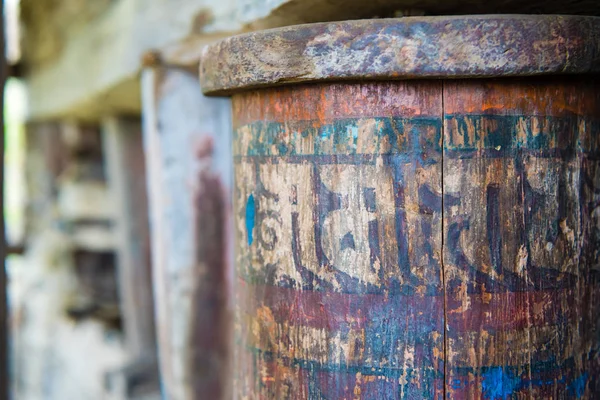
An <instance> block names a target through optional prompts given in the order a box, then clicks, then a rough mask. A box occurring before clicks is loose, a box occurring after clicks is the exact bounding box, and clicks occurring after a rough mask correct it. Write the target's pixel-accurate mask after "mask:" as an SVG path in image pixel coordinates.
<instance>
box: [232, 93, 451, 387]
mask: <svg viewBox="0 0 600 400" xmlns="http://www.w3.org/2000/svg"><path fill="white" fill-rule="evenodd" d="M233 109H234V126H235V127H236V129H235V133H234V150H233V151H234V163H235V182H236V183H235V188H236V189H235V196H234V213H235V221H236V226H235V234H236V239H237V240H236V243H237V250H238V251H237V254H236V266H237V273H238V280H237V290H236V293H237V299H236V305H237V319H236V335H237V340H236V343H237V345H236V356H235V361H236V363H237V364H236V365H235V368H234V370H235V374H236V379H235V388H234V391H235V395H236V396H237V397H236V398H238V397H243V396H244V394H251V397H252V398H278V399H284V398H297V399H320V398H323V399H324V398H339V399H342V398H389V396H390V394H394V395H398V396H404V397H408V398H434V397H435V396H437V397H440V396H441V395H442V392H443V326H444V325H443V290H442V289H443V286H442V281H441V279H442V276H443V275H442V271H441V243H442V237H441V232H442V226H441V222H442V220H441V206H442V197H441V162H440V161H441V147H440V146H441V138H442V135H441V128H442V119H441V112H442V103H441V83H438V82H414V83H411V82H405V83H397V84H389V83H373V84H351V85H335V84H329V85H319V86H304V87H298V88H293V89H290V88H281V89H269V90H265V91H256V92H248V93H244V94H239V95H235V96H234V97H233Z"/></svg>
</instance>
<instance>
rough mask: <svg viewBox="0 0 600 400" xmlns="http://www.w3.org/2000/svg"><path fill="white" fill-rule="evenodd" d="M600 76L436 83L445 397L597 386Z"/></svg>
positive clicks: (584, 393) (581, 392)
mask: <svg viewBox="0 0 600 400" xmlns="http://www.w3.org/2000/svg"><path fill="white" fill-rule="evenodd" d="M599 151H600V82H599V81H598V79H597V78H588V79H573V78H569V79H561V78H552V79H544V80H539V79H531V78H530V79H527V80H518V81H513V80H502V81H500V80H498V81H458V82H447V81H446V82H444V156H443V163H444V167H443V168H444V174H443V180H444V185H443V187H444V275H445V282H446V290H445V294H446V312H445V313H446V324H447V326H448V331H447V334H446V338H447V339H446V351H445V353H446V387H447V393H448V395H449V397H451V398H461V399H462V398H465V399H479V398H482V397H483V398H487V399H496V398H501V399H504V398H535V399H542V398H544V399H550V398H552V399H565V398H587V399H593V398H597V396H598V394H599V393H600V381H599V380H598V376H599V374H600V355H599V350H600V337H599V336H598V331H599V329H600V297H599V296H600V287H599V278H600V268H599V267H600V241H599V240H600V214H599V211H600V208H599V205H600V162H599V157H598V156H599V155H600V154H599Z"/></svg>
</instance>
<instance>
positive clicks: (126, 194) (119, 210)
mask: <svg viewBox="0 0 600 400" xmlns="http://www.w3.org/2000/svg"><path fill="white" fill-rule="evenodd" d="M102 131H103V132H102V133H103V145H104V157H105V163H106V170H107V178H108V184H109V190H110V192H111V194H112V196H111V198H112V199H113V200H114V203H115V218H114V232H115V234H116V237H117V239H116V241H115V242H116V253H117V275H118V281H119V304H120V309H121V314H122V320H123V323H124V325H123V326H124V332H125V342H126V350H127V352H128V356H129V359H128V360H127V362H128V363H127V365H124V366H123V367H122V368H120V369H119V370H117V371H111V372H110V373H109V374H108V379H107V383H108V386H109V387H110V388H111V392H112V393H113V395H114V397H115V398H130V397H131V396H133V395H134V394H135V393H137V392H140V391H146V392H148V391H158V388H159V378H158V358H157V352H156V351H157V350H156V334H155V332H156V330H155V325H154V302H153V297H152V269H151V257H150V233H149V229H150V227H149V224H148V200H147V190H146V165H145V159H144V151H143V149H144V147H143V141H142V127H141V121H140V120H139V118H133V117H129V118H128V117H114V116H113V117H107V118H105V119H104V121H103V124H102Z"/></svg>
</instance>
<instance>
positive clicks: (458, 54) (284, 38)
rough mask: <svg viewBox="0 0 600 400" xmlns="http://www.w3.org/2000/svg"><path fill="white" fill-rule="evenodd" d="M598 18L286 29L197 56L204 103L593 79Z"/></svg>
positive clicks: (480, 18)
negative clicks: (334, 86) (439, 83)
mask: <svg viewBox="0 0 600 400" xmlns="http://www.w3.org/2000/svg"><path fill="white" fill-rule="evenodd" d="M598 38H600V18H598V17H580V16H565V15H542V16H540V15H471V16H456V17H452V16H444V17H441V16H438V17H407V18H398V19H372V20H356V21H344V22H329V23H320V24H308V25H298V26H291V27H285V28H279V29H273V30H265V31H260V32H255V33H249V34H245V35H239V36H234V37H231V38H229V39H225V40H223V41H220V42H218V43H215V44H213V45H210V46H208V47H206V48H205V50H204V53H203V56H202V60H201V63H200V80H201V84H202V89H203V91H204V93H205V94H211V95H214V94H227V93H232V92H234V91H236V90H240V89H248V88H257V87H265V86H275V85H281V84H291V83H298V82H309V81H310V82H314V81H333V80H338V81H339V80H353V79H354V80H356V79H360V80H364V79H371V80H394V79H415V78H421V79H422V78H461V77H463V78H466V77H469V78H476V77H479V78H481V77H494V76H530V75H547V74H584V73H591V72H599V71H600V63H599V62H598V58H597V55H596V54H597V53H598V49H599V48H600V40H599V39H598Z"/></svg>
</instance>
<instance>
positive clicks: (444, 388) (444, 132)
mask: <svg viewBox="0 0 600 400" xmlns="http://www.w3.org/2000/svg"><path fill="white" fill-rule="evenodd" d="M444 94H445V93H444V81H443V80H442V125H441V128H440V129H441V135H442V143H441V153H442V158H441V160H442V162H441V164H442V165H441V189H442V190H441V192H442V215H441V218H442V241H441V242H442V249H441V254H440V260H441V267H442V295H443V296H444V321H443V330H444V332H443V335H442V341H443V342H442V357H443V362H444V372H443V374H444V378H443V381H442V382H443V383H442V384H443V387H442V395H443V396H444V400H445V399H446V376H447V364H448V360H447V357H446V347H447V346H446V341H447V337H446V331H447V326H448V322H447V319H446V270H445V268H444V235H445V232H444V228H445V224H444V152H445V150H444V149H445V148H446V146H445V144H446V131H445V126H446V107H445V105H444Z"/></svg>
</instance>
